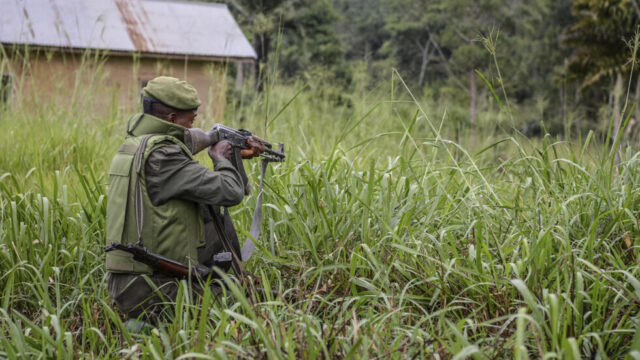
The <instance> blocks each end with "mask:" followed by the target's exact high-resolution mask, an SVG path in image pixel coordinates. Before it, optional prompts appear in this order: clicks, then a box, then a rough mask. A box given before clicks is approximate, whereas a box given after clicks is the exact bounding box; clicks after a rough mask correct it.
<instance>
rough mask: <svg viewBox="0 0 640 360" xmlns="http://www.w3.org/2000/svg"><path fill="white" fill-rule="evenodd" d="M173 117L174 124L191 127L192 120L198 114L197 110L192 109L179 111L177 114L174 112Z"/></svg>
mask: <svg viewBox="0 0 640 360" xmlns="http://www.w3.org/2000/svg"><path fill="white" fill-rule="evenodd" d="M175 115H176V116H175V118H174V120H173V121H172V122H173V123H174V124H177V125H180V126H183V127H185V128H187V129H191V128H192V127H193V121H194V120H195V119H196V116H198V112H197V111H196V110H194V111H181V112H180V113H178V114H175Z"/></svg>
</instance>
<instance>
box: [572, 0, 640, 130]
mask: <svg viewBox="0 0 640 360" xmlns="http://www.w3.org/2000/svg"><path fill="white" fill-rule="evenodd" d="M573 13H574V15H575V17H576V22H575V23H574V24H573V25H572V26H571V27H570V28H569V29H568V30H567V32H566V34H565V38H564V43H565V44H566V45H568V46H570V47H571V48H572V49H573V52H572V54H571V57H570V58H569V67H568V70H569V76H570V79H572V80H574V81H576V82H578V83H579V90H580V91H581V92H583V91H585V90H586V89H587V88H592V87H596V88H597V87H602V86H603V85H604V86H605V87H607V86H608V85H607V84H606V80H612V79H615V80H614V81H615V82H614V86H613V90H612V91H611V95H610V99H612V102H613V109H614V110H613V117H614V132H613V136H614V137H615V136H617V134H618V132H619V130H620V126H621V115H622V114H621V105H620V103H621V97H622V93H623V78H624V77H625V76H626V75H628V74H629V71H630V62H629V58H630V53H629V51H625V49H626V50H629V49H628V47H627V44H626V43H625V40H626V39H632V38H633V35H634V33H635V31H636V29H637V27H638V21H639V20H640V11H638V8H637V4H636V2H635V0H610V1H596V0H574V1H573ZM638 81H639V82H638V87H637V89H638V90H636V96H638V92H639V91H640V77H639V78H638Z"/></svg>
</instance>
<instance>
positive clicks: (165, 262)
mask: <svg viewBox="0 0 640 360" xmlns="http://www.w3.org/2000/svg"><path fill="white" fill-rule="evenodd" d="M113 250H121V251H125V252H128V253H129V254H132V255H133V260H135V261H138V262H141V263H143V264H145V265H147V266H149V267H150V268H152V269H153V270H155V271H157V272H159V273H162V274H164V275H167V276H171V277H177V278H181V279H185V278H188V277H189V276H193V277H199V278H202V279H206V278H207V277H208V276H209V275H210V274H211V269H209V268H207V267H205V266H202V265H196V266H192V267H188V266H186V265H184V264H183V263H181V262H179V261H175V260H172V259H169V258H166V257H164V256H162V255H158V254H155V253H152V252H150V251H149V250H147V248H145V247H144V246H142V245H138V244H127V245H123V244H118V243H115V242H112V243H111V244H110V245H109V246H107V247H106V248H105V249H104V251H106V252H109V251H113ZM215 260H216V259H215V258H214V263H215ZM229 260H231V259H229Z"/></svg>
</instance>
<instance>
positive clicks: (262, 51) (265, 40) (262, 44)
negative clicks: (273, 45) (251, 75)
mask: <svg viewBox="0 0 640 360" xmlns="http://www.w3.org/2000/svg"><path fill="white" fill-rule="evenodd" d="M269 40H270V38H269V35H268V34H266V33H262V34H258V35H257V36H256V44H255V49H256V54H258V60H257V61H256V63H255V69H256V70H255V73H256V88H257V89H258V91H260V92H261V91H262V90H264V74H262V71H263V69H262V68H261V66H262V65H265V66H266V64H267V61H268V60H269ZM264 71H266V69H264Z"/></svg>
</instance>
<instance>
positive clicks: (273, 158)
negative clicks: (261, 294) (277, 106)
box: [184, 124, 285, 261]
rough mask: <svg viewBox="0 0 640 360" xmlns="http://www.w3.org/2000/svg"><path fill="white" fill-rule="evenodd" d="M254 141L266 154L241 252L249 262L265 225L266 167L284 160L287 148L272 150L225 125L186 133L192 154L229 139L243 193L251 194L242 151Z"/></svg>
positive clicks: (280, 145) (259, 139)
mask: <svg viewBox="0 0 640 360" xmlns="http://www.w3.org/2000/svg"><path fill="white" fill-rule="evenodd" d="M249 139H253V141H259V142H260V143H261V144H262V145H264V148H265V150H264V152H263V153H262V154H260V156H262V173H261V174H260V188H259V192H258V201H257V202H256V208H255V210H254V212H253V220H252V222H251V228H250V231H249V234H250V235H251V236H250V237H248V238H247V239H246V240H245V242H244V245H243V246H242V250H241V252H240V256H241V258H240V259H241V260H242V261H247V260H249V258H250V257H251V254H253V251H254V250H255V247H256V246H255V244H254V243H253V240H252V239H258V237H259V236H260V223H261V222H262V181H263V179H264V174H265V172H266V171H267V164H268V163H270V162H281V161H284V158H285V155H284V145H283V144H282V143H280V144H279V148H278V151H276V150H273V145H271V143H269V142H268V141H265V140H263V139H261V138H259V137H257V136H253V134H251V132H250V131H248V130H245V129H239V130H236V129H232V128H230V127H227V126H224V125H220V124H217V125H214V126H213V127H212V128H211V130H209V131H207V132H205V131H203V130H201V129H198V128H192V129H186V130H185V133H184V143H185V145H186V146H187V148H189V150H191V153H192V154H196V153H198V152H200V151H202V150H204V149H206V148H208V147H209V146H211V145H213V144H216V143H217V142H219V141H222V140H227V141H229V142H230V143H231V145H232V154H231V163H232V164H233V166H234V167H235V168H236V169H237V170H238V172H239V173H240V177H241V178H242V184H243V185H244V194H245V195H249V192H250V191H251V184H250V183H249V179H248V178H247V173H246V172H245V170H244V165H243V164H242V154H241V151H242V149H249V148H250V146H249V143H248V142H247V140H249Z"/></svg>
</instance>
